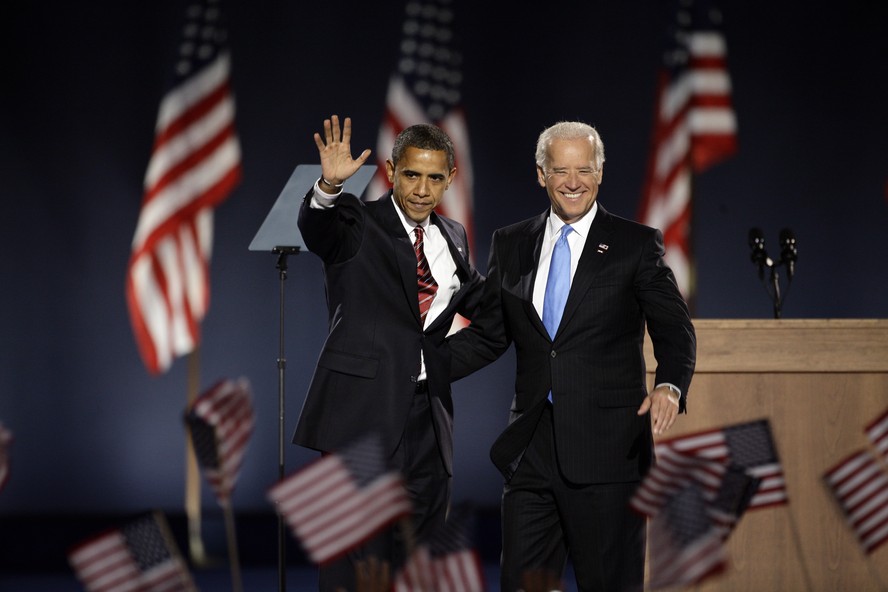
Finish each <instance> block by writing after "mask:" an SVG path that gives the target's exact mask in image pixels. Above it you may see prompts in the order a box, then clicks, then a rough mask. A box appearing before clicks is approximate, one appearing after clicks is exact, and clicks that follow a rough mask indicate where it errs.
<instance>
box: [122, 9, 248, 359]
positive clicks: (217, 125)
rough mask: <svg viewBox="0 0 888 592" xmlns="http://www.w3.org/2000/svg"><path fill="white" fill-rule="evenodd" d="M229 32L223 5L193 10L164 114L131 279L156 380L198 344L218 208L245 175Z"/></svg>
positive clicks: (138, 330) (141, 342) (131, 297)
mask: <svg viewBox="0 0 888 592" xmlns="http://www.w3.org/2000/svg"><path fill="white" fill-rule="evenodd" d="M226 35H227V32H226V29H225V26H224V23H223V21H222V14H221V7H220V1H219V0H196V1H195V2H192V3H190V4H189V5H188V8H187V11H186V19H185V24H184V27H183V36H182V39H181V40H180V45H179V48H178V53H177V56H176V61H175V65H174V69H173V77H172V82H171V85H170V87H169V88H168V90H167V91H166V93H165V95H164V96H163V98H162V100H161V103H160V108H159V110H158V114H157V122H156V124H155V130H154V132H155V136H154V147H153V149H152V153H151V159H150V160H149V162H148V169H147V171H146V173H145V179H144V194H143V197H142V207H141V211H140V213H139V220H138V223H137V225H136V231H135V235H134V236H133V241H132V254H131V256H130V261H129V267H128V271H127V280H126V297H127V304H128V305H129V311H130V320H131V323H132V326H133V331H134V333H135V337H136V342H137V344H138V347H139V352H140V354H141V356H142V360H143V361H144V363H145V366H146V367H147V368H148V370H149V371H150V372H151V373H153V374H158V373H162V372H165V371H166V370H167V369H168V368H169V367H170V365H171V364H172V361H173V359H175V358H176V357H178V356H181V355H185V354H187V353H190V352H192V351H193V350H194V349H195V348H196V347H197V345H198V344H199V343H200V323H201V321H202V320H203V318H204V316H205V315H206V312H207V308H208V306H209V300H210V256H211V251H212V244H213V210H214V208H215V207H216V206H218V205H219V204H220V203H221V202H222V201H224V200H225V199H226V198H227V197H228V195H229V193H230V192H231V191H232V189H233V188H234V187H235V186H236V185H237V183H238V182H239V180H240V177H241V157H240V143H239V141H238V138H237V134H236V131H235V126H234V111H235V108H234V98H233V94H232V90H231V87H230V79H229V76H230V70H231V57H230V55H229V52H228V49H227V39H226Z"/></svg>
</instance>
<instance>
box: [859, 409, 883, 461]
mask: <svg viewBox="0 0 888 592" xmlns="http://www.w3.org/2000/svg"><path fill="white" fill-rule="evenodd" d="M864 431H865V432H866V436H867V438H869V441H870V442H872V445H873V446H874V447H875V449H876V450H877V451H878V452H879V454H880V455H881V457H882V458H883V459H885V461H888V409H886V410H885V412H884V413H882V415H880V416H879V417H877V418H876V419H874V420H872V421H871V422H870V423H868V424H867V425H866V427H865V428H864Z"/></svg>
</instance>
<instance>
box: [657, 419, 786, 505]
mask: <svg viewBox="0 0 888 592" xmlns="http://www.w3.org/2000/svg"><path fill="white" fill-rule="evenodd" d="M677 455H678V458H681V457H692V458H694V457H696V458H701V459H706V460H710V461H715V462H716V463H721V464H724V465H728V466H730V465H733V466H736V467H739V468H740V469H742V470H743V471H744V472H745V473H746V474H747V475H749V476H750V477H751V478H754V479H757V480H758V487H757V488H756V490H755V494H754V495H753V496H752V499H751V500H750V501H749V509H750V510H752V509H755V508H766V507H771V506H778V505H782V504H786V503H789V497H788V495H787V491H786V481H785V479H784V476H783V467H782V465H781V464H780V460H779V458H778V457H777V449H776V447H775V445H774V437H773V434H772V433H771V424H770V422H769V421H768V420H767V419H760V420H756V421H750V422H745V423H740V424H734V425H731V426H727V427H722V428H718V429H713V430H706V431H701V432H696V433H692V434H686V435H683V436H677V437H675V438H671V439H668V440H661V441H660V442H658V443H657V445H656V456H657V464H660V463H661V459H662V462H663V463H664V464H663V466H664V467H667V468H668V466H669V464H668V463H669V462H670V461H671V462H674V461H672V459H675V458H676V457H677ZM713 470H714V469H710V471H713ZM709 482H710V483H717V482H718V481H717V480H716V479H714V478H712V477H710V478H709Z"/></svg>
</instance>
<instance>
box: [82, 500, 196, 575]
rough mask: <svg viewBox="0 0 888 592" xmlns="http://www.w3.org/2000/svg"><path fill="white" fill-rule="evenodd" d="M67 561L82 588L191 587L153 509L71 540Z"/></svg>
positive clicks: (170, 537) (175, 551) (160, 520)
mask: <svg viewBox="0 0 888 592" xmlns="http://www.w3.org/2000/svg"><path fill="white" fill-rule="evenodd" d="M68 562H69V563H70V565H71V567H72V568H73V569H74V571H75V573H76V575H77V579H78V580H80V582H81V583H82V584H83V587H84V588H85V589H86V590H87V591H88V592H137V591H141V590H152V591H158V592H160V591H163V592H192V591H195V590H197V588H196V586H195V585H194V581H193V580H192V578H191V574H190V573H189V572H188V568H187V567H186V565H185V562H184V561H183V559H182V556H181V555H180V554H179V551H178V548H177V547H176V543H175V541H174V540H173V537H172V536H171V535H170V532H169V527H168V526H167V523H166V519H165V518H164V516H163V514H161V513H159V512H155V513H153V514H149V515H146V516H144V517H141V518H138V519H136V520H133V521H132V522H130V523H128V524H125V525H124V526H122V527H121V528H115V529H112V530H108V531H106V532H104V533H101V534H99V535H97V536H95V537H93V538H91V539H89V540H87V541H85V542H83V543H81V544H79V545H77V546H76V547H74V548H73V549H72V550H71V551H70V552H69V553H68Z"/></svg>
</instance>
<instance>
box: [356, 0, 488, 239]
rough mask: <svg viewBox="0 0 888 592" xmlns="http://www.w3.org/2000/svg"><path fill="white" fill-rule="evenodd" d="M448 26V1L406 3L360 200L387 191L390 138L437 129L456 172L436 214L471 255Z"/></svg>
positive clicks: (464, 156)
mask: <svg viewBox="0 0 888 592" xmlns="http://www.w3.org/2000/svg"><path fill="white" fill-rule="evenodd" d="M454 22H455V14H454V4H453V2H450V1H449V0H420V1H418V2H417V1H416V0H408V2H407V5H406V10H405V15H404V23H403V26H402V27H401V31H402V38H401V43H400V55H399V56H398V63H397V67H396V68H395V69H394V71H393V72H392V74H391V77H390V78H389V85H388V92H387V95H386V102H385V116H384V118H383V121H382V123H381V124H380V127H379V137H378V139H377V143H376V159H377V164H378V165H379V168H378V170H377V172H376V175H375V176H374V177H373V180H372V181H371V182H370V185H369V187H368V189H367V191H366V193H365V195H366V197H367V199H371V200H373V199H378V198H379V197H381V196H382V195H384V194H385V192H386V191H388V189H389V188H390V187H391V184H390V183H389V182H388V179H387V177H386V173H385V161H386V159H387V158H390V157H391V153H392V146H393V145H394V142H395V137H396V136H397V135H398V134H399V133H400V132H401V131H403V130H404V128H406V127H409V126H411V125H414V124H417V123H431V124H435V125H437V126H438V127H440V128H441V129H443V130H444V131H445V132H446V133H447V135H448V136H450V139H451V140H453V145H454V149H455V153H456V167H457V173H456V177H455V178H454V181H453V184H452V185H451V186H450V188H449V189H448V190H447V191H446V192H444V197H443V199H442V200H441V203H440V204H439V205H438V213H440V214H442V215H444V216H447V217H448V218H452V219H454V220H456V221H457V222H459V223H461V224H462V225H463V226H464V227H465V229H466V233H467V235H468V239H469V253H470V256H471V255H472V254H473V253H474V252H475V249H474V246H475V239H474V234H475V233H474V221H473V220H474V215H473V205H472V199H473V198H472V183H473V180H472V177H473V174H472V158H471V152H470V146H469V133H468V126H467V124H466V118H465V113H464V111H463V108H462V106H461V104H462V96H461V94H460V92H461V91H460V87H461V83H462V54H461V53H460V51H459V46H458V43H457V37H456V29H455V27H454Z"/></svg>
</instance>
